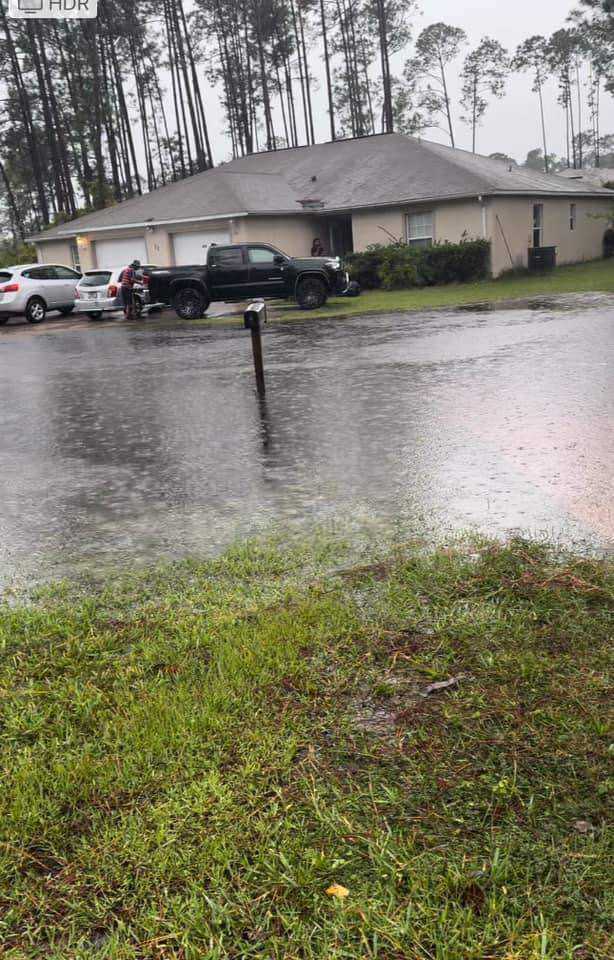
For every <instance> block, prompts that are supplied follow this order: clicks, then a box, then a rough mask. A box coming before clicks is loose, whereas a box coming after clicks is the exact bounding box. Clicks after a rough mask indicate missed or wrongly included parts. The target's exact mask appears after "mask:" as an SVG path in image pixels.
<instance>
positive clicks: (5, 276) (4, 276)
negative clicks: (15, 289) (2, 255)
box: [0, 270, 13, 283]
mask: <svg viewBox="0 0 614 960" xmlns="http://www.w3.org/2000/svg"><path fill="white" fill-rule="evenodd" d="M12 279H13V274H12V273H7V272H6V270H3V271H2V273H0V283H6V282H7V280H12Z"/></svg>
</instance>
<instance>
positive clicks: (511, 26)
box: [208, 0, 614, 162]
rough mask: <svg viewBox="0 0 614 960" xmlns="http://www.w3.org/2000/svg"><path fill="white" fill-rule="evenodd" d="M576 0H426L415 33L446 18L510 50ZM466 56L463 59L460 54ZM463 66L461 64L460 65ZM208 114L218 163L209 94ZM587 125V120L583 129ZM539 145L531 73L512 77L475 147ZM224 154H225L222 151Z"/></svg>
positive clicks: (218, 118) (559, 117)
mask: <svg viewBox="0 0 614 960" xmlns="http://www.w3.org/2000/svg"><path fill="white" fill-rule="evenodd" d="M576 5H577V4H575V3H574V2H573V0H467V2H466V3H465V2H463V0H422V2H421V6H422V11H423V12H422V15H421V16H419V17H417V18H416V20H415V29H414V36H415V35H417V33H419V32H420V30H422V29H423V28H424V27H426V26H428V24H429V23H435V22H436V21H439V20H443V21H445V22H446V23H450V24H452V25H454V26H457V27H462V28H463V30H465V31H466V33H467V34H468V37H469V43H470V45H471V46H476V45H477V43H478V42H479V41H480V39H481V38H482V37H484V36H490V37H493V38H495V39H496V40H499V41H500V42H501V43H502V44H503V45H504V46H505V47H507V48H508V49H509V50H513V49H514V48H515V47H516V46H517V45H518V44H519V43H520V42H521V41H522V40H523V39H525V38H526V37H527V36H531V35H532V34H536V33H541V34H545V35H547V34H550V33H552V32H553V31H554V30H557V29H558V28H559V27H561V26H564V24H565V20H566V17H567V15H568V14H569V12H570V11H571V10H572V9H573V7H574V6H576ZM405 56H406V55H403V56H402V57H401V58H400V61H399V59H397V63H396V64H395V69H396V70H397V72H400V70H402V64H403V62H404V60H405ZM461 60H462V58H461ZM310 62H311V65H312V69H313V70H314V73H315V74H316V76H317V78H318V80H319V90H318V91H317V93H316V94H315V104H316V107H318V108H319V109H318V116H317V118H316V122H317V131H316V137H317V139H318V140H326V139H328V116H327V113H326V90H325V84H324V72H323V66H322V63H321V60H320V58H319V57H318V55H317V53H316V51H314V53H313V55H312V58H311V61H310ZM458 66H460V64H459V65H458ZM457 73H458V68H456V69H454V71H453V73H452V75H451V80H452V84H451V85H452V87H453V91H452V92H453V96H454V99H455V101H458V99H459V95H460V83H459V81H458V77H457ZM556 95H557V90H556V83H555V82H551V83H549V84H548V87H547V88H546V95H545V96H546V123H547V128H548V135H549V150H550V151H552V152H555V153H558V154H563V153H564V152H565V121H564V114H563V111H562V109H561V107H560V106H559V105H558V104H557V102H556ZM208 115H209V117H210V122H211V126H212V128H213V131H214V132H215V135H216V136H215V149H214V152H215V155H216V160H217V161H218V162H219V161H220V160H222V159H227V158H228V146H226V147H224V139H223V135H222V130H223V118H222V113H221V108H220V106H219V104H216V103H215V97H214V96H212V94H211V93H209V97H208ZM459 115H460V110H459V108H458V103H457V104H456V133H457V146H459V147H465V148H469V149H470V148H471V139H470V130H469V128H468V127H466V126H465V125H464V124H462V123H461V122H460V119H459ZM587 125H588V124H585V127H586V126H587ZM602 130H603V132H604V133H609V132H610V131H611V132H614V100H613V99H612V98H611V97H607V98H606V99H605V101H604V110H603V118H602ZM424 136H425V137H427V138H430V139H433V140H440V141H441V142H442V143H446V142H448V141H447V138H446V136H445V134H443V133H441V132H439V131H437V130H431V131H427V132H426V133H425V134H424ZM540 145H541V131H540V125H539V114H538V105H537V100H536V98H535V95H534V94H533V93H532V92H531V80H530V78H529V76H528V75H516V76H513V77H511V78H510V80H509V82H508V85H507V91H506V96H505V98H504V99H503V100H501V101H494V102H493V104H492V106H491V107H490V109H489V111H488V113H487V114H486V117H485V119H484V123H483V126H482V127H481V129H480V130H479V131H478V143H477V149H478V151H479V152H480V153H485V154H489V153H493V152H495V151H501V152H504V153H508V154H510V155H511V156H513V157H516V158H517V159H519V160H523V159H524V158H525V156H526V154H527V151H528V150H531V149H532V148H534V147H538V146H540ZM224 154H225V155H224Z"/></svg>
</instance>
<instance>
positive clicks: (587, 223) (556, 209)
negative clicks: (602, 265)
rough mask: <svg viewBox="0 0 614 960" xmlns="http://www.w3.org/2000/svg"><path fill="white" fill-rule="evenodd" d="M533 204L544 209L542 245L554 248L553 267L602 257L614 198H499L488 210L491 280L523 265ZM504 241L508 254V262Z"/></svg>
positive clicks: (530, 229)
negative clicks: (572, 222) (573, 221)
mask: <svg viewBox="0 0 614 960" xmlns="http://www.w3.org/2000/svg"><path fill="white" fill-rule="evenodd" d="M534 203H543V205H544V229H543V239H542V244H543V246H545V247H556V248H557V251H556V256H557V263H560V264H561V263H578V262H580V261H582V260H594V259H595V258H597V257H600V256H601V255H602V252H603V235H604V233H605V231H606V229H607V227H608V218H609V217H611V214H612V211H613V210H614V195H613V196H612V200H611V201H610V200H607V199H606V200H597V199H591V198H585V197H578V198H577V199H574V198H573V197H561V198H560V199H559V198H556V199H554V198H543V197H542V198H540V197H518V198H516V197H500V198H496V199H493V200H492V201H491V204H490V210H489V233H490V235H491V237H492V265H493V273H494V274H495V276H497V275H498V274H499V273H501V272H502V271H503V270H509V269H510V268H511V267H512V265H513V266H526V265H527V262H528V250H529V247H530V246H532V245H533V204H534ZM571 203H575V204H576V229H575V230H570V227H569V221H570V204H571ZM497 217H498V220H497ZM503 235H505V239H504V236H503ZM505 240H507V243H508V245H509V247H510V250H511V253H512V259H511V260H510V255H509V253H508V251H507V248H506V245H505Z"/></svg>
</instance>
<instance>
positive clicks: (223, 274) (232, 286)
mask: <svg viewBox="0 0 614 960" xmlns="http://www.w3.org/2000/svg"><path fill="white" fill-rule="evenodd" d="M207 268H208V272H209V280H210V293H211V297H212V299H213V300H244V299H245V298H246V297H249V290H248V286H249V284H248V279H249V276H248V274H249V268H248V263H247V256H246V253H245V249H244V247H241V246H232V247H217V246H215V247H209V252H208V254H207Z"/></svg>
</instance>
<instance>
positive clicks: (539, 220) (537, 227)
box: [533, 203, 544, 247]
mask: <svg viewBox="0 0 614 960" xmlns="http://www.w3.org/2000/svg"><path fill="white" fill-rule="evenodd" d="M543 238H544V205H543V203H534V204H533V246H534V247H541V246H543V242H542V241H543Z"/></svg>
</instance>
